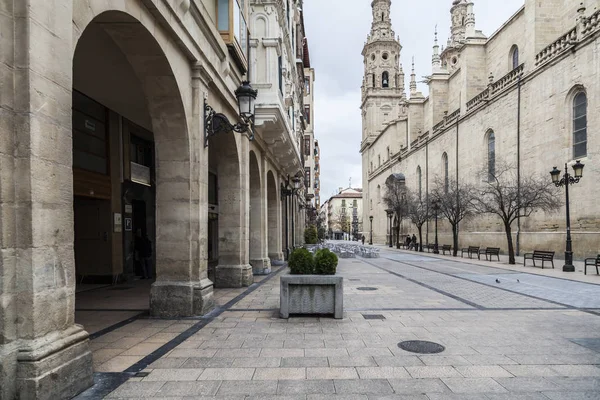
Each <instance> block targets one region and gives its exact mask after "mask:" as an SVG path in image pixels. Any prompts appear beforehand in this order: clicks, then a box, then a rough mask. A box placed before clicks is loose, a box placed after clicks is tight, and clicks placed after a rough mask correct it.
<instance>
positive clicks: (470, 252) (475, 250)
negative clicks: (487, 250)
mask: <svg viewBox="0 0 600 400" xmlns="http://www.w3.org/2000/svg"><path fill="white" fill-rule="evenodd" d="M465 253H467V255H468V256H469V258H473V257H472V255H473V254H477V258H479V246H469V247H467V248H464V249H461V251H460V256H461V258H462V256H463V255H464V254H465Z"/></svg>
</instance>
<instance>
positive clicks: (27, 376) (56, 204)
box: [0, 0, 93, 399]
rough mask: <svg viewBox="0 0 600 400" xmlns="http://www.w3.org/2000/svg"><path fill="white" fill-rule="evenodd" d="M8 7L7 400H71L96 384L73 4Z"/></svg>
mask: <svg viewBox="0 0 600 400" xmlns="http://www.w3.org/2000/svg"><path fill="white" fill-rule="evenodd" d="M2 4H3V5H4V6H3V7H1V8H2V13H1V14H0V30H2V33H1V36H2V37H3V39H4V40H3V41H2V51H1V52H0V87H1V88H2V98H1V99H0V164H1V166H0V209H1V212H2V214H1V217H0V232H1V235H0V249H1V250H0V251H1V253H0V275H1V276H0V282H2V284H0V300H1V301H0V354H1V357H0V398H20V399H59V398H71V397H72V396H74V395H76V394H77V393H79V392H81V391H82V390H84V389H85V388H87V387H88V386H90V385H91V384H92V383H93V379H92V372H93V371H92V357H91V352H90V350H89V344H88V343H89V342H88V334H87V332H86V331H84V330H83V328H82V327H81V326H79V325H75V323H74V316H75V265H74V252H73V173H72V167H71V165H72V148H71V90H72V89H71V88H72V60H73V54H72V46H71V43H72V36H71V34H72V32H71V21H72V3H71V2H70V1H69V2H60V3H59V4H58V5H57V4H50V3H49V2H47V1H44V0H30V1H29V2H2ZM13 7H14V8H13ZM15 33H17V34H16V35H15ZM49 49H51V51H50V50H49Z"/></svg>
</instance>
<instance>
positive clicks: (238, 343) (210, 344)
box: [198, 339, 244, 349]
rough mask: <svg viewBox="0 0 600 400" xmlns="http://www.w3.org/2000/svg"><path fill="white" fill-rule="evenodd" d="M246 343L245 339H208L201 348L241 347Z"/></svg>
mask: <svg viewBox="0 0 600 400" xmlns="http://www.w3.org/2000/svg"><path fill="white" fill-rule="evenodd" d="M243 344H244V340H242V339H235V340H229V339H227V340H207V341H204V342H202V344H201V345H200V346H198V348H199V349H241V348H242V345H243Z"/></svg>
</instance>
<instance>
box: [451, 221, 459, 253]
mask: <svg viewBox="0 0 600 400" xmlns="http://www.w3.org/2000/svg"><path fill="white" fill-rule="evenodd" d="M456 228H457V225H452V239H453V240H454V250H453V252H452V254H453V255H454V257H456V256H457V255H458V229H456Z"/></svg>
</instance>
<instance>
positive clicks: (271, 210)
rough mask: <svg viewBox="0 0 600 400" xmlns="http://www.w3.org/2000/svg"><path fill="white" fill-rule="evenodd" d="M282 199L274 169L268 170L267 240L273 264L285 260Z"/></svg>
mask: <svg viewBox="0 0 600 400" xmlns="http://www.w3.org/2000/svg"><path fill="white" fill-rule="evenodd" d="M280 207H281V201H280V199H279V196H278V193H277V183H276V181H275V176H274V175H273V172H272V171H269V172H267V235H268V238H267V242H268V252H269V253H268V254H269V258H270V260H271V264H273V265H275V264H279V263H281V262H282V261H283V252H282V247H281V218H280V217H281V212H280Z"/></svg>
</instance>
